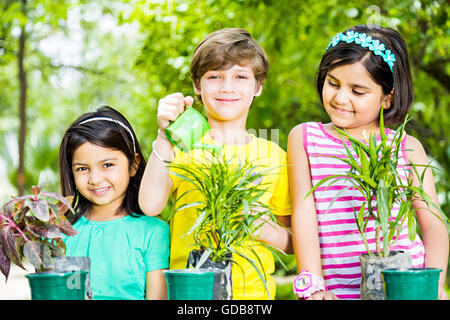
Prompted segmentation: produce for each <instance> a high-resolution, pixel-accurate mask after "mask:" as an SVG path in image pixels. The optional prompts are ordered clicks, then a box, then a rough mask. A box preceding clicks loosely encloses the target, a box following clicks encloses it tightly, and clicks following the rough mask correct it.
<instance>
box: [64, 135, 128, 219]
mask: <svg viewBox="0 0 450 320" xmlns="http://www.w3.org/2000/svg"><path fill="white" fill-rule="evenodd" d="M72 172H73V175H74V179H75V184H76V186H77V189H78V191H79V192H80V193H81V194H82V195H83V197H85V198H86V199H87V200H88V201H90V202H91V203H92V211H91V212H90V214H91V215H92V216H93V217H94V219H95V216H96V215H97V216H98V217H100V216H101V217H102V218H101V219H103V218H104V217H105V215H110V216H113V215H114V214H116V213H117V210H118V209H119V208H120V206H121V205H122V202H123V200H124V198H125V195H126V191H127V188H128V183H129V181H130V177H132V176H134V175H135V173H136V169H135V168H134V167H132V168H131V169H130V168H129V161H128V159H127V157H126V156H125V155H124V154H123V153H122V152H121V151H118V150H114V149H110V148H103V147H100V146H98V145H95V144H92V143H90V142H85V143H83V144H82V145H81V146H79V147H78V148H77V149H76V150H75V152H74V154H73V159H72Z"/></svg>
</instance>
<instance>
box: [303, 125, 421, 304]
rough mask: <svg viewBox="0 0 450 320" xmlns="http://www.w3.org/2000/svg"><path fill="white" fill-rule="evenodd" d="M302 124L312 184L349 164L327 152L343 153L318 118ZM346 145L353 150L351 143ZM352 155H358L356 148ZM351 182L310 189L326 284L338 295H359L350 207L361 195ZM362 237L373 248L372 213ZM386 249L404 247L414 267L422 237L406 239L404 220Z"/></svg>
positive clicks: (360, 247)
mask: <svg viewBox="0 0 450 320" xmlns="http://www.w3.org/2000/svg"><path fill="white" fill-rule="evenodd" d="M302 129H303V143H304V148H305V151H306V154H307V155H308V159H309V163H310V170H311V180H312V184H313V186H314V185H316V184H317V183H318V182H319V181H320V180H321V179H323V178H325V177H328V176H331V175H335V174H345V172H346V171H347V170H348V169H349V168H350V167H349V166H348V165H347V164H345V163H343V162H342V161H340V160H339V159H335V158H332V157H330V155H333V156H338V157H343V153H345V147H344V145H343V144H342V141H341V140H340V139H338V138H336V137H334V136H332V135H331V134H330V133H328V132H327V131H326V130H325V129H324V127H323V125H322V123H320V122H307V123H304V124H302ZM386 135H387V136H388V138H389V140H390V141H391V140H392V138H393V135H394V131H392V130H390V129H386ZM404 141H405V140H403V143H402V146H401V150H400V157H399V158H400V159H399V161H398V167H399V168H404V167H406V164H407V161H406V152H405V145H404V144H405V143H404ZM347 146H348V148H349V149H350V150H352V146H351V144H350V143H348V145H347ZM354 156H355V158H356V159H357V156H356V154H354ZM402 180H404V181H405V180H406V172H405V173H404V174H403V175H402ZM350 185H351V184H349V182H346V181H345V180H339V181H338V182H337V183H334V184H332V185H331V187H328V184H327V183H326V184H325V185H323V186H321V187H319V188H318V189H317V190H315V192H314V199H315V205H316V213H317V220H318V226H319V241H320V251H321V259H322V269H323V272H324V278H325V282H326V284H327V287H328V288H329V289H330V290H332V291H333V292H334V293H335V294H336V295H337V296H338V297H339V298H341V299H359V298H360V284H361V265H360V262H359V255H360V254H361V253H365V252H366V247H365V245H364V242H363V241H362V237H361V235H360V233H359V231H358V228H357V226H356V222H355V215H354V211H353V210H356V211H358V210H359V208H360V207H361V205H362V202H363V201H364V198H363V197H362V195H361V194H360V193H359V191H357V190H356V189H354V188H351V189H348V190H345V188H346V187H348V186H350ZM338 194H339V196H338V197H337V199H336V200H335V202H334V203H333V205H332V206H331V207H330V208H329V209H328V206H329V204H330V202H331V201H333V199H334V198H335V197H336V196H337V195H338ZM327 209H328V210H327ZM398 210H399V207H398V205H394V208H393V210H392V211H393V215H394V216H396V214H397V213H398ZM367 241H368V243H369V248H370V250H371V251H375V228H374V221H373V219H372V220H369V223H368V226H367ZM391 250H403V251H407V252H409V253H410V254H411V256H412V265H413V267H423V265H424V257H425V253H424V252H425V250H424V247H423V243H422V240H421V239H420V238H419V236H418V235H416V239H415V240H414V241H410V240H409V238H408V230H407V226H406V223H405V224H404V227H403V229H402V232H401V233H400V235H399V236H398V237H397V239H396V242H395V244H394V245H393V246H392V247H391Z"/></svg>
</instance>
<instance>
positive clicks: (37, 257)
mask: <svg viewBox="0 0 450 320" xmlns="http://www.w3.org/2000/svg"><path fill="white" fill-rule="evenodd" d="M23 254H24V255H25V257H26V258H27V259H28V260H29V261H30V263H31V264H32V265H33V266H34V267H35V268H36V270H37V271H38V272H39V271H43V270H45V269H48V268H50V267H51V266H52V264H53V260H52V256H51V250H50V248H49V247H48V246H47V245H45V244H44V243H43V242H40V241H27V242H26V243H25V246H24V247H23Z"/></svg>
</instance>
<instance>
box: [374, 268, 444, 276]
mask: <svg viewBox="0 0 450 320" xmlns="http://www.w3.org/2000/svg"><path fill="white" fill-rule="evenodd" d="M441 271H442V269H440V268H431V267H427V268H387V269H383V270H381V273H383V274H417V273H435V272H437V273H440V272H441Z"/></svg>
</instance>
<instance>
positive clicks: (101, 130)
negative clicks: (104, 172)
mask: <svg viewBox="0 0 450 320" xmlns="http://www.w3.org/2000/svg"><path fill="white" fill-rule="evenodd" d="M95 117H107V118H110V119H113V120H117V121H119V122H121V123H122V124H123V125H125V126H127V127H128V128H129V129H130V131H131V133H132V134H133V139H134V141H135V146H133V139H132V138H131V136H130V133H129V132H128V130H125V129H124V128H122V127H121V126H120V125H119V124H117V123H114V122H112V121H105V120H96V121H90V122H86V123H83V124H81V125H80V123H82V122H83V121H85V120H87V119H91V118H95ZM85 142H89V143H92V144H95V145H98V146H100V147H103V148H111V149H115V150H118V151H121V152H123V154H124V155H125V156H126V157H127V159H128V163H129V169H130V170H131V166H132V165H133V164H134V162H135V154H134V148H135V149H136V153H137V154H138V157H139V163H138V166H137V171H136V174H135V175H134V176H133V177H130V182H129V184H128V188H127V192H126V195H125V199H124V201H123V203H122V205H121V207H120V208H119V210H118V212H120V211H122V210H125V212H126V214H127V215H130V216H133V217H136V216H138V215H143V214H144V213H143V212H142V210H141V209H140V208H139V205H138V194H139V185H140V184H141V180H142V176H143V174H144V169H145V165H146V161H145V159H144V156H143V154H142V151H141V147H140V146H139V143H138V140H137V138H136V135H135V133H134V131H133V128H132V127H131V125H130V123H129V122H128V121H127V119H126V118H125V117H124V116H123V115H122V114H121V113H120V112H118V111H117V110H115V109H113V108H111V107H108V106H104V107H101V108H99V109H97V110H96V111H94V112H89V113H85V114H83V115H82V116H80V117H79V118H78V119H77V120H75V121H74V122H73V123H72V124H71V125H70V127H69V128H68V129H67V131H66V133H65V134H64V137H63V139H62V141H61V146H60V148H59V173H60V179H61V192H62V194H63V195H64V196H74V199H73V202H72V205H73V206H74V210H75V216H74V217H73V218H72V221H71V222H72V224H73V223H75V222H76V221H78V219H80V217H81V216H82V215H83V214H85V213H86V212H88V211H89V210H90V208H91V206H92V204H91V202H90V201H89V200H87V199H86V198H85V197H83V196H82V195H81V194H80V192H79V191H78V190H77V188H76V185H75V178H74V175H73V171H72V158H73V154H74V152H75V150H77V149H78V147H80V146H81V145H82V144H83V143H85Z"/></svg>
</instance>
